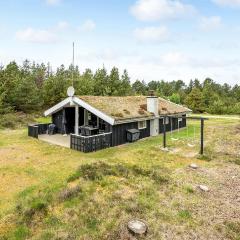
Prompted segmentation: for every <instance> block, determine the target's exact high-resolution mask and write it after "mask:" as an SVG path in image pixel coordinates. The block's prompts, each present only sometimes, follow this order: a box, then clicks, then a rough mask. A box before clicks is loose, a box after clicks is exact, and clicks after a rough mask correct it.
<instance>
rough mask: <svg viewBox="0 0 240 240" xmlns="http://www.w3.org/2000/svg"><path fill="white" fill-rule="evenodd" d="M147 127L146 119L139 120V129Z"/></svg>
mask: <svg viewBox="0 0 240 240" xmlns="http://www.w3.org/2000/svg"><path fill="white" fill-rule="evenodd" d="M143 128H147V122H146V121H140V122H138V129H143Z"/></svg>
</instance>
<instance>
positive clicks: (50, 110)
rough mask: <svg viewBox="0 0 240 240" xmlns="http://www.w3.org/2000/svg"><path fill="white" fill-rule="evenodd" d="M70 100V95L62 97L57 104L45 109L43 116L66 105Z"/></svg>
mask: <svg viewBox="0 0 240 240" xmlns="http://www.w3.org/2000/svg"><path fill="white" fill-rule="evenodd" d="M70 102H71V97H68V98H66V99H64V100H63V101H61V102H60V103H58V104H56V105H54V106H53V107H51V108H49V109H48V110H46V111H45V112H44V116H45V117H46V116H49V115H52V114H53V113H55V112H57V111H58V110H59V109H61V108H63V107H65V106H66V105H68V104H69V103H70Z"/></svg>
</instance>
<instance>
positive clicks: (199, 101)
mask: <svg viewBox="0 0 240 240" xmlns="http://www.w3.org/2000/svg"><path fill="white" fill-rule="evenodd" d="M185 103H186V104H187V106H188V107H189V108H190V109H192V110H193V111H194V112H200V113H202V112H204V101H203V95H202V92H201V91H200V89H199V88H193V89H192V91H191V92H190V93H189V94H188V96H187V98H186V101H185Z"/></svg>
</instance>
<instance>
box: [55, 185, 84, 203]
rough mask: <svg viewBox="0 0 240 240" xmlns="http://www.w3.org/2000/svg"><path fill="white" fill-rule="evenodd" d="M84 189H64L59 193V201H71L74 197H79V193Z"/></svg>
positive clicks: (77, 187)
mask: <svg viewBox="0 0 240 240" xmlns="http://www.w3.org/2000/svg"><path fill="white" fill-rule="evenodd" d="M81 191H82V189H81V188H80V186H76V187H72V188H66V189H63V190H62V191H61V192H60V193H59V196H58V198H59V200H60V201H66V200H68V199H71V198H73V197H76V196H77V195H78V193H79V192H81Z"/></svg>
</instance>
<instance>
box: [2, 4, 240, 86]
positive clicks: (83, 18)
mask: <svg viewBox="0 0 240 240" xmlns="http://www.w3.org/2000/svg"><path fill="white" fill-rule="evenodd" d="M239 40H240V0H200V1H199V0H195V1H193V0H122V1H120V0H104V1H99V0H88V1H85V0H78V1H77V0H21V1H17V0H8V1H7V0H0V63H2V64H6V63H8V62H9V61H11V60H16V61H17V62H19V63H21V62H22V61H23V60H24V59H26V58H27V59H29V60H32V61H36V62H45V63H47V62H50V63H51V64H52V66H53V69H56V67H57V66H59V65H60V64H62V63H63V64H65V65H69V64H70V63H71V58H72V50H71V47H72V42H73V41H74V42H75V45H76V49H75V51H76V60H75V61H76V64H78V65H79V67H80V70H81V71H83V70H84V69H85V68H91V69H93V70H95V69H97V68H99V67H102V66H103V64H104V66H105V67H106V68H107V69H111V68H112V67H113V66H117V67H119V69H120V70H121V71H122V70H123V69H125V68H126V69H127V70H128V71H129V75H130V77H131V79H132V81H134V80H135V79H136V78H138V79H140V80H143V79H144V80H145V81H146V82H149V81H151V80H153V79H154V80H161V79H165V80H169V81H170V80H174V79H175V80H176V79H183V80H185V81H186V82H188V81H189V80H190V79H194V78H199V79H200V80H203V79H204V78H206V77H211V78H213V79H214V80H215V81H217V82H219V83H224V82H227V83H229V84H232V85H233V84H236V83H238V84H239V83H240V54H239V53H240V51H239V47H240V43H239V42H240V41H239Z"/></svg>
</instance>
